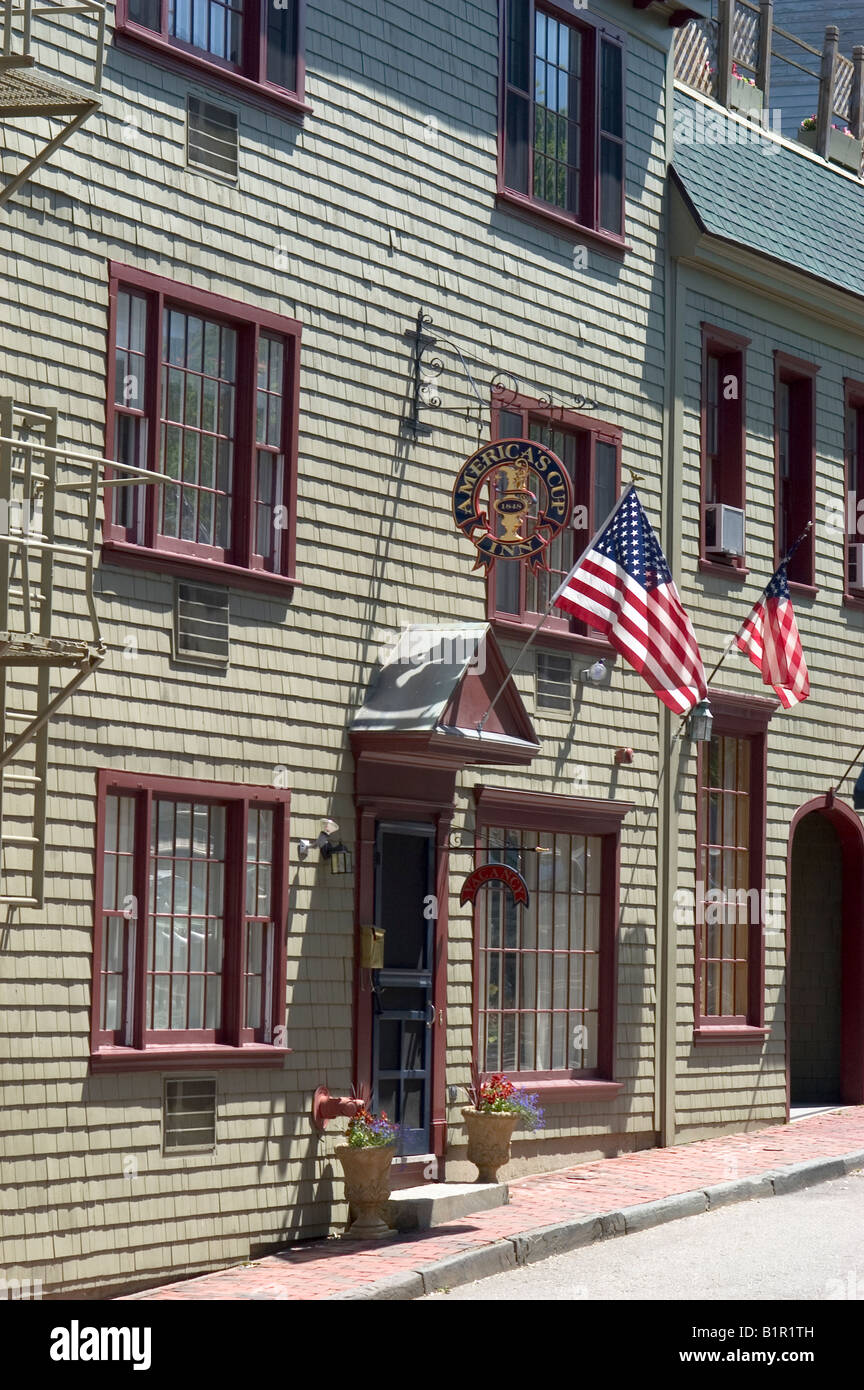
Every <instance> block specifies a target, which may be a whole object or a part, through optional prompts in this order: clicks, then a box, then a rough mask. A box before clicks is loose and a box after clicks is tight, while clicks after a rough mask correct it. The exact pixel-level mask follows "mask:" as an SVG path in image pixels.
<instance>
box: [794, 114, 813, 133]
mask: <svg viewBox="0 0 864 1390" xmlns="http://www.w3.org/2000/svg"><path fill="white" fill-rule="evenodd" d="M798 129H799V130H815V129H816V117H815V116H807V117H805V119H804V120H803V121H802V122H801V124H800V126H799V127H798Z"/></svg>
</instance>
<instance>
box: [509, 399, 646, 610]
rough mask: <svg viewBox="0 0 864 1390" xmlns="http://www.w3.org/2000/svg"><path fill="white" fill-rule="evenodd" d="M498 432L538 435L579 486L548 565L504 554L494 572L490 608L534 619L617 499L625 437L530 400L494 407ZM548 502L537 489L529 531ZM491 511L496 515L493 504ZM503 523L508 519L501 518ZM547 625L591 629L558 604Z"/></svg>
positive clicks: (551, 548) (546, 554)
mask: <svg viewBox="0 0 864 1390" xmlns="http://www.w3.org/2000/svg"><path fill="white" fill-rule="evenodd" d="M493 436H494V437H495V438H497V439H507V438H527V439H533V440H536V441H537V442H538V443H540V444H542V445H543V446H544V447H545V448H547V449H550V450H551V451H552V453H554V454H556V455H557V457H558V458H559V459H560V460H561V463H562V464H563V466H564V468H565V469H566V471H567V473H568V474H569V477H570V481H571V483H572V486H573V503H574V506H573V516H572V525H571V526H570V527H567V528H565V529H564V530H563V531H561V533H560V534H559V535H558V536H556V537H555V539H554V540H553V541H552V543H551V545H549V546H548V548H547V549H546V550H545V551H544V560H545V562H546V564H547V565H548V567H549V568H548V570H540V571H539V572H538V573H536V574H532V573H531V571H530V570H529V568H528V566H527V565H526V564H525V563H524V562H522V561H519V560H498V561H496V563H495V566H494V568H493V571H492V574H491V576H490V592H489V606H490V614H491V615H492V616H498V617H500V618H504V619H508V620H513V621H517V622H524V623H531V624H533V623H535V622H536V621H537V618H538V617H539V615H540V614H541V613H543V612H545V610H546V608H547V606H548V604H549V600H550V598H551V597H552V594H553V593H554V592H555V590H556V589H557V588H558V585H559V584H560V583H561V580H562V579H563V578H564V576H565V575H566V574H567V573H568V571H569V570H570V569H571V568H572V566H573V564H574V563H575V561H576V560H577V559H578V558H579V556H580V554H581V553H582V551H583V550H584V549H585V548H586V546H587V545H588V543H589V542H590V540H591V537H592V536H593V535H594V533H595V532H596V530H597V529H598V528H599V527H600V526H601V525H602V523H603V522H604V520H605V519H606V517H607V516H608V515H609V512H610V511H611V510H612V507H613V506H614V505H615V500H616V497H617V491H618V460H619V452H620V437H619V436H618V434H617V432H615V431H613V430H611V429H608V430H607V428H606V427H605V426H603V425H600V424H599V423H595V422H592V421H588V420H582V421H581V424H580V425H576V424H575V423H574V424H572V425H565V424H562V423H561V422H560V420H558V419H557V418H556V419H551V418H550V416H549V413H548V411H547V412H545V413H542V412H539V411H532V410H531V409H530V408H529V407H527V406H526V407H525V408H521V409H517V408H506V409H501V410H498V411H496V412H494V418H493ZM535 485H537V486H538V487H539V488H542V483H539V484H538V483H537V480H536V479H534V478H532V479H531V487H532V488H534V487H535ZM497 486H498V489H499V491H503V490H504V489H505V488H506V486H507V483H506V478H505V477H504V476H503V475H501V474H499V475H498V484H497ZM544 503H545V499H544V498H543V497H542V496H539V495H537V498H536V501H535V503H533V504H532V510H531V513H529V514H528V517H527V519H526V523H525V533H526V534H530V532H531V529H532V527H533V525H534V523H535V521H536V518H537V514H538V512H539V511H542V509H543V506H544ZM490 514H491V515H493V516H494V515H495V513H494V512H493V511H492V509H491V508H490ZM499 525H501V526H502V527H503V525H504V521H503V519H501V518H499ZM544 630H545V631H547V632H549V631H561V632H576V633H582V632H584V631H585V630H586V629H585V627H584V625H583V624H582V623H580V622H578V621H577V620H576V619H572V620H571V619H570V618H568V617H567V616H566V615H565V614H563V613H559V612H558V610H557V609H556V610H555V611H554V612H553V613H551V614H550V616H549V617H548V618H547V619H546V622H545V624H544Z"/></svg>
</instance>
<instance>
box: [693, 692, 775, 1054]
mask: <svg viewBox="0 0 864 1390" xmlns="http://www.w3.org/2000/svg"><path fill="white" fill-rule="evenodd" d="M712 701H713V703H714V704H715V710H716V713H715V719H717V720H718V721H719V722H720V724H721V731H720V732H719V733H715V734H714V736H713V737H712V739H711V741H710V743H709V744H708V745H705V746H703V747H701V748H700V754H699V807H698V825H699V838H698V846H699V849H698V855H697V871H696V914H695V930H696V940H695V947H696V951H695V956H696V959H695V964H696V1022H697V1026H698V1027H700V1028H702V1029H706V1028H707V1032H708V1033H709V1034H710V1031H711V1029H712V1028H720V1029H721V1030H722V1029H724V1028H727V1029H728V1028H729V1027H733V1028H740V1027H746V1028H751V1027H758V1026H761V1024H762V1021H763V1017H764V979H763V961H762V931H763V924H764V920H765V899H764V872H765V867H764V815H765V734H764V728H765V727H767V721H768V718H769V717H770V713H771V708H772V707H771V705H770V702H768V701H762V702H758V703H759V704H760V705H761V706H764V708H760V709H757V710H756V711H755V712H754V710H753V708H752V702H751V704H750V705H748V706H747V708H746V710H745V712H744V713H743V714H741V712H740V709H739V712H738V714H737V716H736V714H735V712H734V709H733V712H732V714H731V715H730V714H729V712H728V710H727V711H726V713H724V709H725V707H726V706H727V705H728V704H729V702H730V701H732V702H733V705H734V704H735V703H736V702H735V699H734V697H730V696H726V695H725V693H724V692H722V691H717V692H714V695H713V696H712ZM742 704H743V702H742V701H741V700H738V701H737V705H738V706H741V705H742ZM754 728H759V729H760V732H751V730H753V729H754Z"/></svg>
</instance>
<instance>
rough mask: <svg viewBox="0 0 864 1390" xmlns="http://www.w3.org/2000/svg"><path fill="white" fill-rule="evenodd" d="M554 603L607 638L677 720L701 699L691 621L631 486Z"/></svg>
mask: <svg viewBox="0 0 864 1390" xmlns="http://www.w3.org/2000/svg"><path fill="white" fill-rule="evenodd" d="M553 602H554V603H555V605H556V607H558V608H563V609H564V610H565V611H566V612H568V613H572V614H573V615H574V616H575V617H577V618H581V619H582V621H583V622H585V623H587V624H588V626H589V627H593V628H596V629H597V631H598V632H602V633H603V634H604V636H606V637H608V639H609V641H610V642H611V643H612V646H613V647H614V648H615V650H616V651H618V652H620V653H621V655H622V656H623V657H624V658H625V660H627V661H628V662H629V663H630V665H631V666H632V667H633V668H634V670H636V671H638V672H639V674H640V676H644V678H645V680H646V681H647V682H648V684H649V685H650V687H651V689H652V690H653V691H654V693H655V694H656V695H657V696H658V697H659V698H660V699H661V700H662V701H663V703H664V705H667V706H668V707H669V709H671V710H672V711H673V712H674V713H675V714H686V713H687V711H688V710H689V709H692V707H693V705H695V704H697V703H698V701H699V700H702V699H704V698H705V694H706V691H707V687H706V683H705V670H704V668H703V666H702V657H701V656H700V655H699V647H698V645H697V643H696V638H695V636H694V634H693V628H692V627H691V625H690V619H689V618H688V617H687V614H686V613H685V611H684V608H683V606H682V604H681V599H680V598H679V596H678V590H677V589H676V587H675V584H674V581H673V579H672V573H671V571H670V569H669V566H668V565H667V563H666V557H665V555H664V554H663V551H662V550H661V549H660V542H659V541H658V539H657V537H656V536H655V534H654V531H653V530H652V527H651V523H650V521H649V520H648V518H647V516H646V515H645V512H644V510H643V508H642V503H641V502H640V501H639V498H638V496H637V495H636V490H635V488H633V487H632V486H631V487H630V488H628V490H627V492H625V494H624V496H623V497H622V498H621V501H620V502H619V504H618V507H617V509H616V510H615V511H613V513H612V515H611V516H610V518H609V520H608V522H607V523H606V525H605V526H604V527H603V530H602V531H600V532H599V534H598V535H596V536H595V537H594V540H593V541H592V543H591V546H590V548H589V549H588V550H587V551H586V553H585V554H584V555H583V557H582V559H581V560H579V561H578V562H577V563H576V564H575V565H574V567H573V569H572V570H571V571H570V573H569V574H568V576H567V578H566V579H565V580H564V583H563V584H562V585H561V587H560V588H559V590H558V593H557V594H556V596H555V598H554V600H553Z"/></svg>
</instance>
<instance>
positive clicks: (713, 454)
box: [702, 324, 748, 568]
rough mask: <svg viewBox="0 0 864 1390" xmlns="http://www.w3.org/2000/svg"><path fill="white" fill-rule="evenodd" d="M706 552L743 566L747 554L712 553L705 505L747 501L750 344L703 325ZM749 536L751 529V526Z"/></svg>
mask: <svg viewBox="0 0 864 1390" xmlns="http://www.w3.org/2000/svg"><path fill="white" fill-rule="evenodd" d="M702 335H703V337H702V360H703V383H702V554H703V556H705V558H707V559H709V560H711V561H712V562H715V563H722V564H727V565H730V566H733V567H737V568H743V565H744V557H743V556H740V557H735V556H732V555H729V556H726V555H723V554H722V553H720V552H718V551H715V550H712V551H711V552H710V555H709V554H706V526H705V509H706V507H709V506H712V505H713V504H716V503H722V504H724V505H725V506H727V507H737V508H739V509H740V510H742V511H743V510H744V507H745V504H746V466H745V464H746V423H745V419H746V407H745V377H744V369H745V349H746V347H747V343H748V339H746V338H739V337H737V336H735V335H733V334H728V333H724V332H723V331H722V330H720V329H714V328H711V327H709V326H708V325H707V324H703V325H702ZM745 537H746V530H745Z"/></svg>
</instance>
